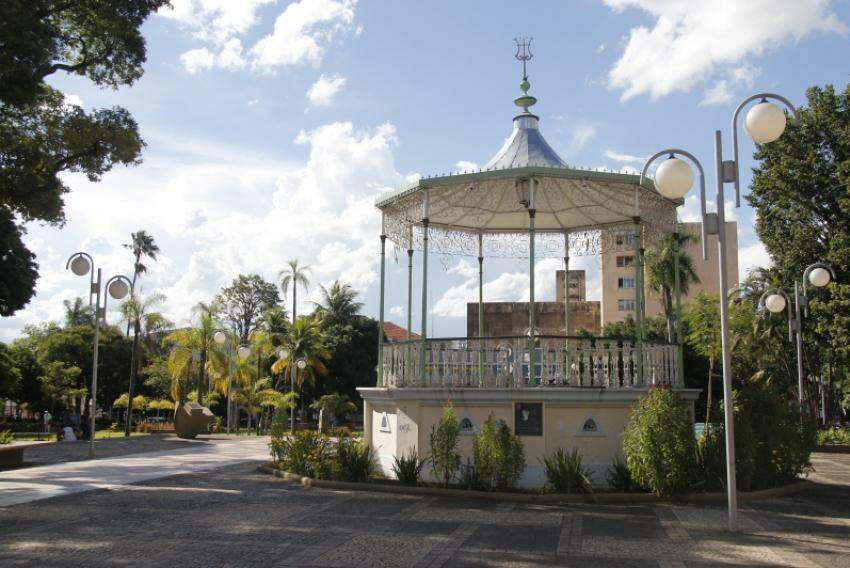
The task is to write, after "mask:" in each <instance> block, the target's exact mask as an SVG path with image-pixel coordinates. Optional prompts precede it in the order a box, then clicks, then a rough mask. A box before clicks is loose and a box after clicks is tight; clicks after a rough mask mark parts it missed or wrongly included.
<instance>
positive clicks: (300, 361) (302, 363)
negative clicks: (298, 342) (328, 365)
mask: <svg viewBox="0 0 850 568" xmlns="http://www.w3.org/2000/svg"><path fill="white" fill-rule="evenodd" d="M277 354H278V357H280V358H281V359H286V360H289V356H290V355H294V354H295V353H293V352H291V351H290V350H289V349H287V348H286V347H281V348H280V349H279V350H278V352H277ZM292 363H294V364H290V365H289V388H290V390H291V391H292V394H293V395H295V373H296V369H300V370H302V371H303V370H304V369H306V368H307V359H305V358H304V357H299V358H297V359H295V361H292ZM294 402H295V401H294V400H293V403H294ZM289 433H290V434H292V435H294V434H295V409H294V408H292V409H290V410H289Z"/></svg>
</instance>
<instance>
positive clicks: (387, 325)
mask: <svg viewBox="0 0 850 568" xmlns="http://www.w3.org/2000/svg"><path fill="white" fill-rule="evenodd" d="M410 339H420V337H419V334H416V333H413V332H410ZM384 340H385V341H389V342H396V341H405V340H407V330H406V329H404V328H403V327H401V326H400V325H396V324H394V323H392V322H389V321H385V322H384Z"/></svg>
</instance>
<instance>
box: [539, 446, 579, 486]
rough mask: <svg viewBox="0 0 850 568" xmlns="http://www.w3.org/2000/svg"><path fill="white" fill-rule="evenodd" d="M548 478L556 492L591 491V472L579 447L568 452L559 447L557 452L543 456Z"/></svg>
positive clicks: (544, 468)
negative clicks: (585, 465)
mask: <svg viewBox="0 0 850 568" xmlns="http://www.w3.org/2000/svg"><path fill="white" fill-rule="evenodd" d="M543 470H544V471H545V472H546V480H547V481H548V483H549V485H551V486H552V489H554V490H555V492H556V493H590V492H591V488H590V485H591V481H590V479H591V473H590V470H589V469H587V468H585V467H584V463H583V462H582V457H581V454H580V453H579V451H578V449H577V448H573V450H572V451H571V452H569V453H567V451H566V450H564V449H563V448H559V449H558V450H557V451H556V452H555V453H553V454H551V455H548V456H543Z"/></svg>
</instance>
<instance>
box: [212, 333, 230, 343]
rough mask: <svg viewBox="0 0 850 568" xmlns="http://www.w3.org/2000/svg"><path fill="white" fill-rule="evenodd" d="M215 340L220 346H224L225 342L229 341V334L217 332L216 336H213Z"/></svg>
mask: <svg viewBox="0 0 850 568" xmlns="http://www.w3.org/2000/svg"><path fill="white" fill-rule="evenodd" d="M213 339H214V340H215V342H216V343H218V344H219V345H224V342H225V341H227V334H226V333H224V332H223V331H217V332H215V335H213Z"/></svg>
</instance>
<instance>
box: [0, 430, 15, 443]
mask: <svg viewBox="0 0 850 568" xmlns="http://www.w3.org/2000/svg"><path fill="white" fill-rule="evenodd" d="M14 441H15V438H14V436H12V431H11V430H0V446H4V445H6V444H11V443H12V442H14Z"/></svg>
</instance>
